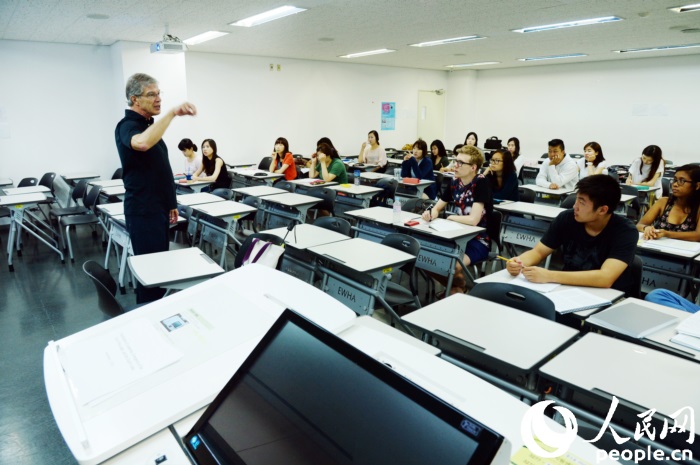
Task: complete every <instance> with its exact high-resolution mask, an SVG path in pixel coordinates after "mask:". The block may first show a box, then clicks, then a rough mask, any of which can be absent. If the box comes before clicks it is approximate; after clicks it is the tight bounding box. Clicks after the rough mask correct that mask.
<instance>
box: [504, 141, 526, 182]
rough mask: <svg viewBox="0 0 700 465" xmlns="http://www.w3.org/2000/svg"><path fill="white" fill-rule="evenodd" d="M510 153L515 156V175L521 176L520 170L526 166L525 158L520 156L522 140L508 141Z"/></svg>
mask: <svg viewBox="0 0 700 465" xmlns="http://www.w3.org/2000/svg"><path fill="white" fill-rule="evenodd" d="M508 151H509V152H510V154H511V155H512V156H513V163H514V164H515V175H516V176H520V170H521V169H522V167H523V165H524V164H525V157H521V156H520V139H518V138H517V137H511V138H510V139H508Z"/></svg>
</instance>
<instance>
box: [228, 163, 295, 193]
mask: <svg viewBox="0 0 700 465" xmlns="http://www.w3.org/2000/svg"><path fill="white" fill-rule="evenodd" d="M255 173H264V174H263V175H260V176H255ZM229 174H230V175H231V188H232V189H234V188H239V187H246V186H259V185H261V184H263V185H267V186H272V184H273V183H274V182H275V181H277V180H278V179H279V178H283V177H284V174H278V173H270V172H269V171H265V170H260V169H257V168H248V169H246V168H235V169H232V170H229Z"/></svg>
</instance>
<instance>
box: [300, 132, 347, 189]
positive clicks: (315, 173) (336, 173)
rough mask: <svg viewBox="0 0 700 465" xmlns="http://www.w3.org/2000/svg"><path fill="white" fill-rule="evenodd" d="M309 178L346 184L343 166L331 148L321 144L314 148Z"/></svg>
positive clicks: (345, 172) (345, 173) (345, 171)
mask: <svg viewBox="0 0 700 465" xmlns="http://www.w3.org/2000/svg"><path fill="white" fill-rule="evenodd" d="M309 177H310V178H320V179H323V180H324V181H326V182H330V181H335V182H337V183H340V184H346V183H347V182H348V173H347V170H346V169H345V164H343V162H342V161H341V160H340V156H338V152H337V151H336V150H335V148H333V146H331V145H329V144H326V143H323V142H321V143H320V144H318V147H316V153H314V154H313V155H312V158H311V168H310V170H309Z"/></svg>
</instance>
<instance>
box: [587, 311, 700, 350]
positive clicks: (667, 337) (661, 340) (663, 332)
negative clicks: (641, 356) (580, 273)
mask: <svg viewBox="0 0 700 465" xmlns="http://www.w3.org/2000/svg"><path fill="white" fill-rule="evenodd" d="M630 302H632V303H634V304H636V305H641V306H643V307H648V308H651V309H653V310H656V311H657V312H661V313H665V314H667V315H672V316H675V317H676V318H678V321H677V322H676V323H674V324H672V325H670V326H667V327H665V328H662V329H660V330H658V331H656V332H655V333H652V334H649V335H648V336H646V337H643V338H641V339H632V338H629V337H627V336H624V335H621V334H619V333H616V332H614V331H612V330H609V329H604V328H599V327H598V326H594V325H591V326H594V327H595V328H596V329H600V330H601V331H602V332H603V334H614V335H615V337H619V338H620V339H623V340H626V341H629V342H633V343H636V344H642V345H645V346H648V347H651V348H654V349H656V350H659V351H662V352H666V353H670V354H674V355H677V356H679V357H685V358H689V359H692V360H696V361H700V351H697V350H694V349H691V348H690V347H686V346H682V345H680V344H676V343H675V342H672V341H671V338H672V337H673V336H675V335H676V334H678V333H677V332H676V327H677V326H678V325H679V324H681V322H682V321H683V320H685V319H686V318H688V317H690V316H692V313H688V312H684V311H683V310H678V309H676V308H671V307H666V306H664V305H659V304H655V303H653V302H647V301H646V300H640V299H635V298H633V297H632V298H627V299H624V300H622V301H620V302H618V303H616V304H615V305H613V306H612V307H610V309H612V308H614V307H617V306H619V305H624V304H626V303H630ZM608 310H609V309H608Z"/></svg>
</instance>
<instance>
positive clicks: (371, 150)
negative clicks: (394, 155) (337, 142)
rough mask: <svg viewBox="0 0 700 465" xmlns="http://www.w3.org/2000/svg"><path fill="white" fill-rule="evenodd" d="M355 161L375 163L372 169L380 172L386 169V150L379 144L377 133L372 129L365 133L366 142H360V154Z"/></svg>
mask: <svg viewBox="0 0 700 465" xmlns="http://www.w3.org/2000/svg"><path fill="white" fill-rule="evenodd" d="M357 161H358V162H360V163H367V164H370V165H377V167H376V168H372V171H378V172H380V173H383V172H384V171H386V164H387V159H386V152H384V148H383V147H382V146H381V145H379V133H378V132H377V131H375V130H374V129H373V130H371V131H370V132H369V133H368V134H367V142H363V143H362V147H360V156H359V158H358V159H357Z"/></svg>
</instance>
